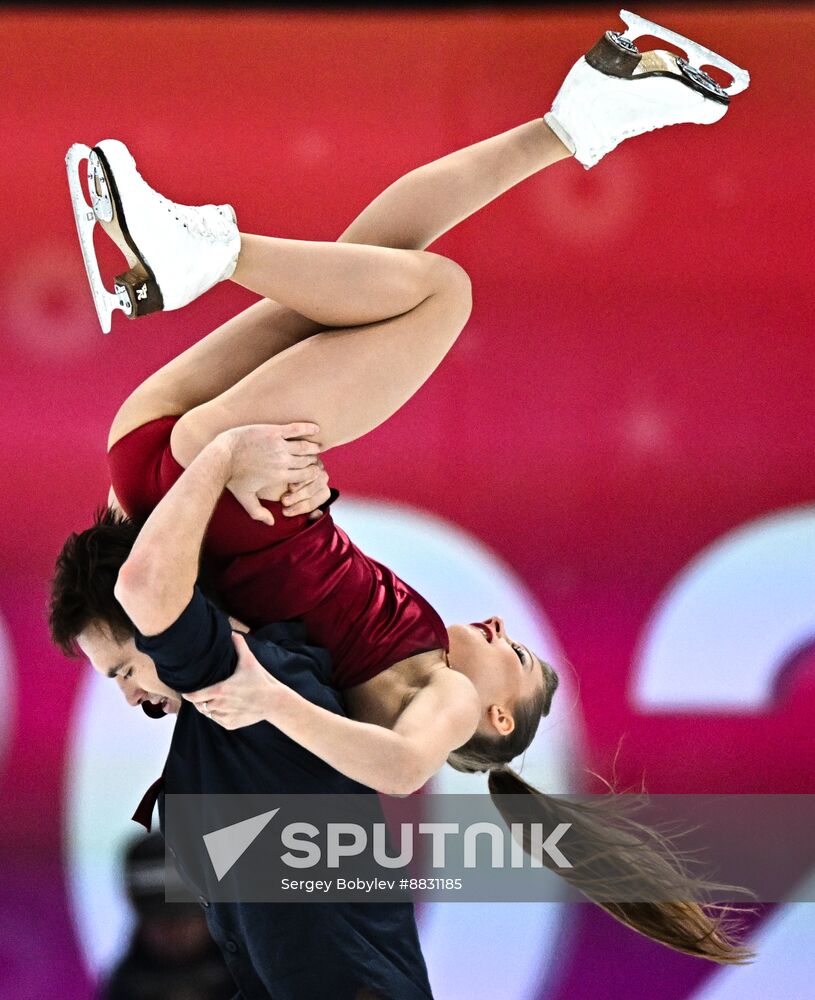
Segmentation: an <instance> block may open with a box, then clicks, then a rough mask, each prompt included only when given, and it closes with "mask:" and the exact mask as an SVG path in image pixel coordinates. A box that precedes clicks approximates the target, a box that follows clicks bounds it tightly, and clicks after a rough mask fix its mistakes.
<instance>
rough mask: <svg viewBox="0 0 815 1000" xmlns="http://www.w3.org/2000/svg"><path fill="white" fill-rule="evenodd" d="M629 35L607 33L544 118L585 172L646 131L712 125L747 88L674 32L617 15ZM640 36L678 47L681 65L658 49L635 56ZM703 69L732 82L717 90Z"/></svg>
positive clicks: (724, 63)
mask: <svg viewBox="0 0 815 1000" xmlns="http://www.w3.org/2000/svg"><path fill="white" fill-rule="evenodd" d="M620 17H621V18H622V20H623V21H625V23H626V25H627V29H626V31H624V32H622V33H618V32H616V31H607V32H606V33H605V34H604V35H603V37H602V38H601V39H600V41H599V42H598V43H597V44H596V45H595V46H594V48H593V49H591V51H589V52H587V53H586V55H585V56H582V57H581V58H580V59H578V60H577V62H576V63H575V64H574V66H572V68H571V70H570V71H569V74H568V76H567V77H566V79H565V80H564V81H563V85H562V86H561V88H560V91H559V92H558V95H557V97H556V98H555V101H554V104H553V105H552V110H551V111H550V112H549V113H548V114H546V115H544V120H545V121H546V123H547V124H548V125H549V127H550V128H551V129H552V131H553V132H554V133H555V134H556V135H557V137H558V138H559V139H560V140H561V142H562V143H563V144H564V145H565V146H566V147H567V148H568V149H569V150H571V152H572V153H574V155H575V157H576V159H578V160H579V161H580V162H581V163H582V164H583V166H584V167H585V168H586V169H587V170H588V169H589V168H590V167H593V166H594V165H595V163H597V162H599V161H600V160H601V159H602V158H603V157H604V156H605V155H606V153H609V152H611V150H612V149H614V148H615V146H618V145H619V144H620V143H621V142H622V141H623V140H624V139H629V138H631V137H632V136H635V135H641V134H642V133H643V132H651V131H652V130H653V129H657V128H663V127H664V126H665V125H678V124H680V123H681V122H696V123H697V124H699V125H710V124H712V123H713V122H717V121H718V120H719V119H720V118H721V117H723V115H724V114H725V112H726V111H727V107H728V104H729V103H730V98H731V96H732V95H733V94H738V93H740V92H741V91H742V90H746V89H747V87H748V86H749V84H750V76H749V74H748V73H747V71H746V70H743V69H740V68H739V67H738V66H736V65H735V64H734V63H732V62H729V61H728V60H727V59H724V58H723V57H722V56H720V55H717V54H716V53H715V52H711V51H710V50H709V49H706V48H704V47H703V46H701V45H699V44H698V43H697V42H693V41H691V40H690V39H689V38H683V36H682V35H678V34H677V33H676V32H675V31H670V30H669V29H668V28H663V27H661V26H660V25H658V24H654V22H653V21H646V20H645V18H642V17H639V15H637V14H632V13H631V12H630V11H628V10H621V11H620ZM641 35H655V36H656V37H657V38H660V39H664V41H666V42H671V43H672V44H673V45H676V46H677V47H678V48H680V49H682V50H683V51H684V52H685V53H686V55H687V59H683V58H681V57H679V56H676V55H674V53H673V52H668V51H665V50H662V49H659V50H656V51H651V52H640V50H639V49H638V48H637V46H636V45H635V44H634V42H635V40H636V39H637V38H639V37H640V36H641ZM702 66H716V67H718V68H719V69H722V70H724V71H725V72H726V73H727V74H729V75H730V76H731V77H732V78H733V82H732V83H731V84H730V86H728V87H721V86H720V85H719V84H718V83H717V82H716V81H715V80H714V79H713V78H712V77H711V76H709V75H708V74H707V73H705V72H704V70H702Z"/></svg>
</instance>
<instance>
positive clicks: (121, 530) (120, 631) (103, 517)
mask: <svg viewBox="0 0 815 1000" xmlns="http://www.w3.org/2000/svg"><path fill="white" fill-rule="evenodd" d="M140 527H141V525H139V524H137V523H136V522H135V521H131V520H129V519H128V518H127V517H125V516H124V515H123V514H119V513H117V512H116V511H114V510H113V509H111V508H110V507H104V508H100V509H99V510H97V512H96V517H95V519H94V523H93V526H92V527H90V528H87V529H86V530H85V531H80V532H74V533H73V534H72V535H70V537H69V538H68V540H67V541H66V543H65V544H64V545H63V547H62V551H61V552H60V554H59V556H57V562H56V566H55V569H54V578H53V580H52V581H51V602H50V608H49V616H48V622H49V625H50V628H51V638H52V640H53V641H54V643H55V644H56V645H57V646H59V648H60V649H61V650H62V652H63V653H65V655H66V656H79V654H80V650H79V648H78V647H77V645H76V637H77V636H78V635H79V633H80V632H83V631H84V630H85V629H86V628H87V627H88V626H89V625H91V624H93V623H98V624H100V625H102V626H104V627H107V628H108V629H109V630H110V633H111V635H112V636H113V638H114V639H117V640H118V641H120V642H121V641H123V640H125V639H128V638H129V637H130V636H132V635H134V634H135V631H136V630H135V628H134V626H133V622H131V620H130V618H129V617H128V616H127V615H126V614H125V611H124V609H123V608H122V606H121V604H119V602H118V601H117V600H116V598H115V596H114V594H113V588H114V587H115V586H116V579H117V577H118V576H119V570H120V569H121V568H122V566H123V565H124V563H125V561H126V559H127V557H128V556H129V555H130V550H131V549H132V548H133V545H134V543H135V541H136V538H137V537H138V534H139V530H140Z"/></svg>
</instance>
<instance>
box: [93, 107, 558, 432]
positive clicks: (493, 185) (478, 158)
mask: <svg viewBox="0 0 815 1000" xmlns="http://www.w3.org/2000/svg"><path fill="white" fill-rule="evenodd" d="M569 155H570V154H569V153H568V151H567V150H566V148H565V147H564V146H563V145H562V144H561V143H560V141H559V140H558V139H557V137H556V136H555V135H554V133H553V132H551V130H550V129H549V127H548V126H547V125H546V124H545V123H544V122H543V120H542V119H536V120H534V121H531V122H527V123H526V124H524V125H520V126H518V127H517V128H514V129H510V130H509V131H507V132H504V133H502V134H500V135H497V136H493V137H492V138H489V139H485V140H483V141H482V142H478V143H475V144H474V145H471V146H467V147H465V148H464V149H460V150H457V151H455V152H453V153H450V154H448V155H447V156H444V157H442V158H441V159H439V160H435V161H433V162H432V163H428V164H425V165H424V166H421V167H418V168H417V169H415V170H412V171H411V172H410V173H408V174H405V175H404V176H403V177H400V178H399V179H398V180H397V181H395V182H394V183H393V184H391V185H390V187H388V188H387V189H386V190H385V191H383V192H382V194H380V195H379V196H378V197H377V198H376V199H375V200H374V201H373V202H372V203H371V204H370V205H369V206H368V207H367V208H366V209H364V211H363V212H362V213H361V214H360V215H359V216H358V218H357V219H356V220H355V221H354V222H353V223H352V224H351V225H350V226H349V227H348V229H346V230H345V232H344V233H343V234H342V236H340V238H339V241H338V242H344V243H358V244H367V245H370V246H380V247H393V248H398V249H411V250H423V249H425V248H426V247H427V246H429V245H430V244H431V243H432V242H433V241H434V240H436V239H437V238H438V237H439V236H441V235H442V234H443V233H445V232H447V231H448V230H449V229H451V228H452V227H453V226H454V225H456V224H457V223H458V222H460V221H462V220H463V219H465V218H467V217H468V216H469V215H472V214H473V213H474V212H476V211H478V209H480V208H482V207H483V206H484V205H487V204H489V202H490V201H493V200H494V199H495V198H497V197H498V196H499V195H500V194H503V193H504V192H505V191H507V190H508V189H509V188H511V187H513V186H514V185H515V184H518V183H519V182H520V181H522V180H524V179H525V178H526V177H529V176H531V175H532V174H534V173H536V172H538V171H539V170H541V169H543V168H544V167H547V166H549V165H551V164H552V163H555V162H557V161H558V160H561V159H564V158H566V157H568V156H569ZM261 294H262V293H261ZM323 328H324V327H323V325H321V324H320V323H318V322H315V321H314V320H312V319H308V318H306V317H305V316H303V315H302V314H301V313H300V312H298V311H297V310H296V309H293V308H291V307H289V306H288V305H282V304H280V303H279V302H276V301H272V300H271V299H270V298H269V297H266V298H264V299H262V300H261V301H260V302H256V303H255V304H254V305H252V306H250V307H249V308H248V309H246V310H244V311H243V312H241V313H240V314H239V315H237V316H235V317H233V318H232V319H230V320H229V321H228V322H226V323H225V324H223V325H222V326H220V327H219V328H218V329H217V330H215V331H214V332H213V333H211V334H210V335H209V336H207V337H205V338H204V339H203V340H201V341H199V342H198V343H196V344H194V345H193V346H192V347H191V348H189V349H188V350H187V351H185V352H184V353H183V354H181V355H179V356H178V357H177V358H175V359H174V360H173V361H171V362H169V364H167V365H165V366H164V368H162V369H161V370H160V371H158V372H156V373H155V374H154V375H153V376H151V377H150V378H148V379H147V380H146V381H145V382H144V383H142V385H141V386H140V387H139V388H138V389H137V390H136V391H135V393H134V394H133V395H132V396H131V397H130V398H129V399H128V400H127V401H126V402H125V404H124V405H123V406H122V408H121V409H120V411H119V413H118V414H117V417H116V420H115V421H114V425H113V427H112V429H111V435H110V440H109V443H110V444H113V442H114V441H116V440H117V439H118V438H119V437H122V436H123V435H124V434H126V433H127V432H128V431H129V430H132V429H133V428H134V427H138V426H139V425H140V424H142V423H145V422H146V421H148V420H151V419H154V418H155V417H158V416H164V415H178V414H181V413H185V412H187V410H190V409H192V408H194V407H195V406H199V405H201V404H202V403H204V402H207V401H208V400H211V399H214V398H215V397H216V396H218V395H220V394H221V393H223V392H224V391H226V390H227V389H228V388H230V387H231V386H233V385H235V384H236V383H237V382H239V381H240V380H241V379H242V378H244V377H245V376H246V375H247V374H248V373H249V372H251V371H252V370H253V369H255V368H257V367H258V366H259V365H261V364H262V363H263V362H264V361H265V360H267V359H269V358H271V357H273V356H274V355H276V354H279V353H281V352H283V351H285V350H286V349H287V348H289V347H291V346H293V345H294V344H297V343H299V342H300V341H302V340H305V339H307V338H309V337H312V336H314V335H315V334H317V333H318V332H319V331H320V330H322V329H323Z"/></svg>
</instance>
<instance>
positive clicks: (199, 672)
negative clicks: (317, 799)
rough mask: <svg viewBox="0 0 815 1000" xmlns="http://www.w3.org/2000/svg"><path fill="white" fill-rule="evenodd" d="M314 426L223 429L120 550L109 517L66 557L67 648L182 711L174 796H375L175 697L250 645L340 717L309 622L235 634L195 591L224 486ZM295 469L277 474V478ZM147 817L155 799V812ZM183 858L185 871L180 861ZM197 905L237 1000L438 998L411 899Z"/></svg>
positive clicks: (57, 619) (169, 788) (261, 732)
mask: <svg viewBox="0 0 815 1000" xmlns="http://www.w3.org/2000/svg"><path fill="white" fill-rule="evenodd" d="M316 431H317V428H316V427H315V426H314V425H311V424H303V425H289V426H288V427H286V428H281V427H275V426H254V427H246V428H239V429H237V430H233V431H228V432H226V433H224V434H221V435H219V436H218V437H217V438H216V439H215V440H214V441H213V442H212V443H211V444H210V445H208V446H207V447H206V448H204V449H203V451H202V452H201V453H200V454H199V455H198V457H197V458H196V459H195V460H194V461H193V462H192V463H191V464H190V466H189V468H188V469H187V470H186V471H185V472H184V474H183V475H182V476H181V477H180V479H179V480H178V481H177V482H176V484H175V485H174V486H173V488H172V489H171V490H170V491H169V493H168V494H167V495H166V497H164V499H163V500H162V501H161V502H160V503H159V505H158V506H157V507H156V508H155V510H154V511H153V513H152V514H151V515H150V517H149V518H148V520H147V521H146V523H145V524H144V526H143V527H142V528H141V530H140V531H139V530H138V528H137V527H136V526H135V525H134V526H133V530H132V536H131V538H130V539H129V540H125V541H120V542H119V543H118V549H117V550H116V551H114V552H111V550H110V549H111V547H110V546H109V545H106V544H105V543H106V541H107V539H108V538H109V536H110V535H111V534H113V533H115V534H116V535H117V537H119V538H121V535H122V532H121V530H120V529H119V530H117V531H115V532H112V531H111V528H113V527H115V522H116V520H117V515H115V514H113V513H111V512H108V513H106V514H105V515H103V516H101V517H100V518H98V519H97V524H96V525H95V526H94V527H93V528H90V529H88V530H87V531H85V532H83V533H81V534H80V535H73V536H72V537H71V538H70V539H69V540H68V542H67V543H66V546H65V548H64V549H63V552H62V553H61V555H60V558H59V560H58V563H57V574H56V577H55V580H54V584H53V592H52V602H51V628H52V634H53V637H54V639H55V641H57V642H58V644H59V645H61V646H62V648H63V649H65V650H66V651H70V650H71V649H72V648H73V649H76V648H78V649H79V650H81V651H82V652H83V653H84V654H85V655H86V656H87V657H88V658H89V659H90V661H91V663H92V664H93V667H94V669H96V670H97V671H98V672H100V673H102V674H103V675H105V676H107V677H111V678H115V679H116V682H117V683H118V684H119V686H120V687H121V688H122V690H123V693H124V694H125V696H126V697H128V700H129V701H130V702H131V703H133V704H135V703H137V702H141V701H143V700H145V699H146V700H149V701H150V702H151V703H152V704H153V705H155V706H159V705H161V708H162V709H163V711H165V712H168V711H173V710H178V713H179V714H178V719H177V721H176V726H175V732H174V734H173V740H172V744H171V747H170V752H169V755H168V758H167V762H166V765H165V768H164V776H163V778H164V787H165V790H166V792H169V793H174V794H180V793H187V794H207V793H208V794H227V793H229V794H239V793H292V792H299V793H304V792H309V793H322V792H327V793H347V794H364V793H370V794H373V793H371V792H370V789H366V788H365V787H364V786H362V785H360V784H358V783H357V782H354V781H352V780H350V779H348V778H346V777H344V776H343V775H341V774H340V773H339V772H337V771H335V770H333V769H332V768H331V767H329V766H328V765H327V764H325V763H324V762H323V761H321V760H319V759H318V758H317V757H315V756H313V755H312V754H311V753H309V752H308V751H307V750H304V749H303V748H302V747H300V746H299V745H297V744H295V743H293V742H292V741H291V740H289V739H288V738H287V737H286V736H284V735H283V734H282V733H281V732H280V731H279V730H277V729H276V728H274V727H273V726H271V725H269V724H267V723H260V724H258V725H254V726H249V727H246V728H243V729H241V730H239V731H237V732H230V731H228V730H226V729H224V728H223V727H222V726H220V725H218V723H217V722H216V721H215V720H212V719H209V718H207V716H206V715H205V714H203V713H201V712H199V711H197V710H196V709H195V708H194V707H193V706H192V705H191V704H188V703H185V702H183V701H182V699H181V697H180V696H181V694H182V693H184V692H191V691H195V690H198V689H200V688H202V687H204V686H206V685H207V684H211V683H215V682H216V681H218V680H221V679H224V678H226V677H228V676H230V675H231V674H232V672H233V671H234V670H235V668H236V664H237V663H238V658H239V655H240V653H241V651H244V650H245V649H249V650H251V652H252V654H254V657H255V658H256V659H257V660H258V661H259V662H260V663H261V664H262V665H263V666H264V667H265V668H266V670H268V671H269V672H270V673H271V674H273V675H275V676H277V677H278V678H280V679H281V680H285V683H286V684H287V685H289V686H290V687H292V688H294V689H295V690H297V691H298V692H299V693H300V694H301V695H302V696H303V697H306V698H308V699H309V700H311V701H313V702H314V703H316V704H319V705H321V706H322V707H323V708H326V709H328V710H329V711H332V712H336V713H338V714H343V709H342V706H341V702H340V699H339V696H338V695H337V694H336V692H335V691H334V690H333V689H331V688H330V687H329V686H328V684H327V683H326V679H327V678H328V677H329V676H330V663H329V658H328V654H327V653H326V652H325V651H324V650H322V649H319V648H317V647H315V646H312V645H310V644H309V643H308V641H307V639H306V636H305V634H304V630H303V628H302V626H299V625H296V624H293V623H285V624H277V625H270V626H269V627H268V628H262V629H259V630H258V631H257V632H256V633H254V634H251V635H245V636H244V635H239V634H237V633H233V632H232V630H231V628H230V623H229V620H228V619H227V617H226V615H224V614H223V613H222V612H221V611H219V610H218V609H217V608H216V607H215V605H214V604H213V603H212V602H211V601H210V600H208V599H207V598H206V597H205V596H204V595H203V593H202V592H201V590H200V589H199V587H198V586H197V576H198V564H199V555H200V549H201V543H202V540H203V537H204V533H205V530H206V527H207V524H208V522H209V518H210V516H211V514H212V511H213V509H214V507H215V504H216V502H217V501H218V498H219V497H220V496H221V493H222V492H223V490H224V489H225V488H228V487H230V485H231V484H232V485H234V483H235V482H236V481H238V480H240V479H241V478H242V477H244V476H247V475H250V476H256V475H257V473H258V470H260V469H264V468H269V467H270V465H271V466H274V464H275V463H274V462H273V461H272V462H270V454H272V453H274V454H275V455H279V454H280V451H281V444H280V442H281V441H284V440H285V438H284V437H283V434H284V433H286V434H288V436H289V438H292V437H294V436H295V435H296V436H298V437H299V436H302V435H305V434H310V435H313V434H314V433H316ZM302 443H303V444H306V442H302ZM290 446H291V447H294V444H293V443H291V442H290ZM288 472H289V470H285V469H284V470H282V471H281V470H280V468H279V464H278V468H277V469H275V470H274V472H273V474H276V475H282V476H284V477H285V476H287V475H288ZM267 479H268V477H267ZM326 483H327V479H325V477H324V476H323V479H322V486H323V487H325V484H326ZM322 492H324V490H321V491H318V495H319V494H320V493H322ZM100 552H101V553H104V558H101V559H100V558H99V553H100ZM114 596H115V602H114V601H112V598H113V597H114ZM114 605H115V607H114ZM116 609H118V610H116ZM77 623H81V624H80V627H79V628H77ZM162 805H163V802H161V801H160V816H161V819H162V826H163V820H164V814H163V808H161V807H162ZM150 811H152V803H150V804H149V806H148V812H147V815H148V816H149V812H150ZM177 860H178V863H179V867H180V868H183V867H184V858H183V857H179V858H178V859H177ZM201 902H202V905H203V906H204V907H205V911H206V916H207V921H208V924H209V927H210V931H211V933H212V936H213V938H214V939H215V941H216V942H217V943H218V945H219V946H220V947H221V949H222V951H223V954H224V957H225V959H226V961H227V963H228V965H229V968H230V971H231V972H232V975H233V977H234V978H235V981H236V983H237V984H238V986H239V988H240V993H239V994H238V997H239V998H245V1000H261V998H263V1000H266V998H268V997H274V998H275V1000H303V998H305V997H308V998H309V1000H320V998H325V1000H329V998H330V1000H374V998H381V1000H426V998H428V997H431V996H432V994H431V990H430V985H429V982H428V979H427V970H426V967H425V963H424V959H423V957H422V954H421V950H420V947H419V940H418V934H417V930H416V924H415V919H414V915H413V908H412V906H411V905H410V904H407V903H388V904H381V903H365V904H354V903H334V904H331V903H290V904H265V903H218V902H214V901H213V902H210V901H209V900H207V899H205V898H202V899H201Z"/></svg>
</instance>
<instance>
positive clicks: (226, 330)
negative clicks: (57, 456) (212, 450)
mask: <svg viewBox="0 0 815 1000" xmlns="http://www.w3.org/2000/svg"><path fill="white" fill-rule="evenodd" d="M321 329H323V327H321V326H319V325H318V324H316V323H314V322H312V321H311V320H309V319H306V317H305V316H301V315H300V313H298V312H295V311H294V310H293V309H288V308H287V307H286V306H282V305H280V304H279V303H277V302H272V301H271V300H270V299H261V300H260V301H259V302H256V303H254V305H251V306H249V308H248V309H244V310H243V312H240V313H238V315H237V316H234V317H233V318H232V319H230V320H228V321H227V322H226V323H224V324H223V325H222V326H219V327H218V328H217V329H216V330H214V331H213V332H212V333H210V334H209V335H208V336H206V337H204V338H203V340H199V341H198V342H197V343H195V344H193V345H192V347H190V348H188V349H187V350H186V351H184V352H183V353H182V354H179V355H178V357H176V358H173V360H172V361H170V362H168V363H167V364H166V365H164V367H163V368H160V369H159V370H158V371H157V372H155V373H154V374H153V375H151V376H150V377H149V378H147V379H146V380H145V381H144V382H142V383H141V385H139V386H138V387H137V388H136V389H135V390H134V391H133V392H132V393H131V394H130V396H128V398H127V399H126V400H125V402H124V403H123V404H122V406H121V407H120V408H119V410H118V412H117V414H116V416H115V417H114V420H113V423H112V425H111V429H110V435H109V437H108V447H109V448H110V447H111V446H112V445H113V444H114V443H115V442H116V441H118V440H119V438H122V437H124V436H125V434H128V433H129V432H130V431H132V430H135V428H137V427H141V426H142V424H146V423H148V422H149V421H151V420H156V419H157V418H159V417H169V416H180V415H182V414H184V413H187V412H188V411H189V410H192V409H194V408H195V407H197V406H201V405H202V404H203V403H206V402H208V401H209V400H211V399H215V398H216V397H217V396H220V395H221V394H222V393H224V392H226V390H227V389H229V388H230V387H231V386H233V385H235V384H236V383H238V382H240V381H241V380H242V379H244V378H245V377H246V376H247V375H248V374H249V373H250V372H252V371H254V370H255V369H256V368H258V367H259V366H261V365H262V364H263V363H264V362H266V361H268V359H269V358H270V357H273V356H274V355H275V354H279V353H280V352H282V351H285V350H287V348H289V347H291V346H292V345H293V344H296V343H298V342H299V341H300V340H302V339H303V338H305V337H310V336H312V335H313V334H315V333H318V332H319V331H320V330H321Z"/></svg>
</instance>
